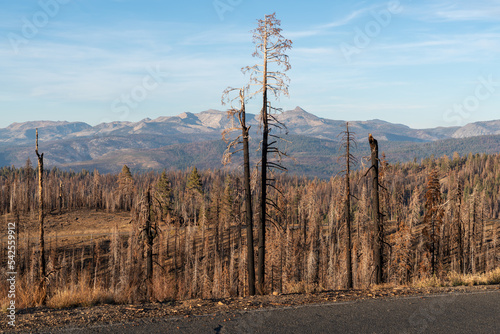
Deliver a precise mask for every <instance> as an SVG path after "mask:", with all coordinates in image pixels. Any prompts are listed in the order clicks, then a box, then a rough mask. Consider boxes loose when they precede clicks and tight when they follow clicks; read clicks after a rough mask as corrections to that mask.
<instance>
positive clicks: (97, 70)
mask: <svg viewBox="0 0 500 334" xmlns="http://www.w3.org/2000/svg"><path fill="white" fill-rule="evenodd" d="M0 8H1V11H0V36H1V38H0V73H1V75H0V113H1V119H0V127H6V126H7V125H9V124H11V123H13V122H24V121H29V120H67V121H84V122H87V123H89V124H92V125H96V124H99V123H101V122H110V121H138V120H141V119H143V118H146V117H149V118H156V117H159V116H170V115H177V114H180V113H182V112H185V111H189V112H194V113H196V112H200V111H203V110H207V109H210V108H212V109H219V110H223V109H224V107H223V106H222V105H221V103H220V97H221V93H222V91H223V90H224V88H226V87H227V86H235V87H239V86H242V85H244V84H245V83H246V82H247V80H248V77H247V76H245V75H243V74H242V73H241V71H240V69H241V67H243V66H247V65H253V64H255V63H256V62H257V61H258V60H257V59H256V58H252V56H251V54H252V53H253V49H254V45H253V44H252V38H251V33H250V30H252V29H253V28H255V27H256V20H257V19H259V18H262V17H264V15H266V14H270V13H273V12H276V15H277V17H278V18H279V19H280V20H281V21H282V28H283V32H282V34H283V35H284V36H285V37H286V38H289V39H291V40H292V41H293V49H292V50H291V51H290V52H289V56H290V62H291V65H292V69H291V70H290V71H289V72H288V73H287V74H288V76H289V77H290V79H291V82H290V97H289V98H286V97H282V98H281V99H280V101H279V102H278V103H277V105H278V106H280V107H283V108H284V109H292V108H294V107H295V106H301V107H302V108H304V109H305V110H307V111H309V112H311V113H313V114H316V115H318V116H320V117H326V118H331V119H341V120H349V121H352V120H368V119H375V118H377V119H383V120H386V121H390V122H395V123H403V124H406V125H409V126H411V127H414V128H426V127H434V126H454V125H464V124H467V123H470V122H475V121H480V120H492V119H500V114H499V111H500V70H499V66H498V65H499V61H498V60H499V59H500V0H478V1H475V2H472V1H447V0H428V1H427V0H421V1H416V0H413V1H412V0H399V1H397V0H396V1H333V2H332V1H316V0H311V1H272V0H266V1H261V0H203V1H196V0H194V1H165V0H150V1H146V0H143V1H138V0H114V1H112V0H99V1H98V0H41V1H11V0H0ZM258 110H259V108H258V106H257V105H256V104H255V105H252V104H250V106H249V108H248V111H249V112H253V113H257V112H258Z"/></svg>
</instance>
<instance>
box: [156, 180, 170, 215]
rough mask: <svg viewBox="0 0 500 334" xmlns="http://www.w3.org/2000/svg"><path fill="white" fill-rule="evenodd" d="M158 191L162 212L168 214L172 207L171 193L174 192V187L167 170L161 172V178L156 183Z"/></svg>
mask: <svg viewBox="0 0 500 334" xmlns="http://www.w3.org/2000/svg"><path fill="white" fill-rule="evenodd" d="M156 191H157V193H158V199H159V200H160V202H161V206H162V212H163V214H164V215H166V214H167V213H168V212H169V211H170V209H171V207H170V205H171V199H170V195H171V193H172V187H171V184H170V180H169V179H168V176H167V172H166V171H165V170H163V172H162V173H161V176H160V179H159V180H158V183H157V184H156Z"/></svg>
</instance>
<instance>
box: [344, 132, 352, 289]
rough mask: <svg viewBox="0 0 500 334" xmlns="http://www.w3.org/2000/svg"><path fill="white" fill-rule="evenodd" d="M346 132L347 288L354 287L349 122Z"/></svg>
mask: <svg viewBox="0 0 500 334" xmlns="http://www.w3.org/2000/svg"><path fill="white" fill-rule="evenodd" d="M346 133H347V137H348V140H347V141H346V172H345V199H344V201H345V228H346V239H345V247H346V269H347V288H348V289H352V288H353V284H352V240H351V188H350V175H349V174H350V172H351V162H350V154H351V153H350V140H349V124H348V123H347V124H346Z"/></svg>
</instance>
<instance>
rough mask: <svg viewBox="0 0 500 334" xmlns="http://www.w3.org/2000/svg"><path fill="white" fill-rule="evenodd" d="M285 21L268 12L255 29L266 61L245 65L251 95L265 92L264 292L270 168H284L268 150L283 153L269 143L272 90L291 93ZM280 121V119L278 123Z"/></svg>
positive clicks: (260, 273)
mask: <svg viewBox="0 0 500 334" xmlns="http://www.w3.org/2000/svg"><path fill="white" fill-rule="evenodd" d="M280 26H281V21H280V20H278V19H277V18H276V14H271V15H266V16H265V18H264V19H261V20H259V21H258V27H257V28H256V29H255V30H254V31H253V33H254V35H253V41H254V43H255V45H256V46H255V52H254V54H253V56H254V57H258V58H261V59H262V62H261V63H259V64H256V65H253V66H247V67H244V68H243V69H242V70H243V72H244V73H246V72H250V83H249V85H248V88H250V86H256V87H257V90H256V91H254V92H253V93H251V94H250V95H249V98H251V97H253V96H255V95H258V94H260V93H262V109H261V112H260V122H261V126H262V142H261V147H260V149H261V153H262V158H261V161H260V164H261V175H260V185H261V193H260V203H259V211H260V220H259V245H258V260H257V291H258V293H259V294H264V290H265V289H264V279H265V253H266V219H267V211H266V205H267V202H268V201H267V186H268V185H269V182H268V181H269V180H268V177H267V170H268V169H269V168H277V169H283V167H282V166H281V164H279V163H274V162H269V161H268V154H269V153H270V152H274V154H278V155H280V152H279V150H277V149H276V147H271V146H272V143H271V144H270V143H269V136H270V135H269V133H270V126H272V125H271V124H270V123H273V121H276V118H274V116H272V111H273V110H274V111H276V109H271V110H270V109H269V101H268V91H269V92H270V93H271V94H273V95H274V96H275V97H276V98H278V97H279V96H280V94H284V95H285V96H288V82H289V78H288V77H287V76H286V75H285V74H284V73H283V72H286V71H288V70H289V69H290V68H291V66H290V63H289V59H288V55H286V54H285V51H286V50H288V49H291V47H292V41H290V40H288V39H285V38H284V37H283V36H282V35H281V31H282V29H281V28H280ZM273 63H275V65H276V66H278V67H281V71H280V70H279V69H278V70H276V71H273V70H270V65H271V64H273ZM274 124H279V123H276V122H275V123H274Z"/></svg>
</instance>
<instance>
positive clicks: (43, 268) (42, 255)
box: [35, 129, 46, 304]
mask: <svg viewBox="0 0 500 334" xmlns="http://www.w3.org/2000/svg"><path fill="white" fill-rule="evenodd" d="M35 153H36V155H37V157H38V203H39V204H38V223H39V226H40V290H41V293H42V304H44V303H45V297H46V294H45V277H46V265H45V238H44V227H43V222H44V218H45V213H44V202H43V153H42V154H40V153H39V152H38V129H36V148H35Z"/></svg>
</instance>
